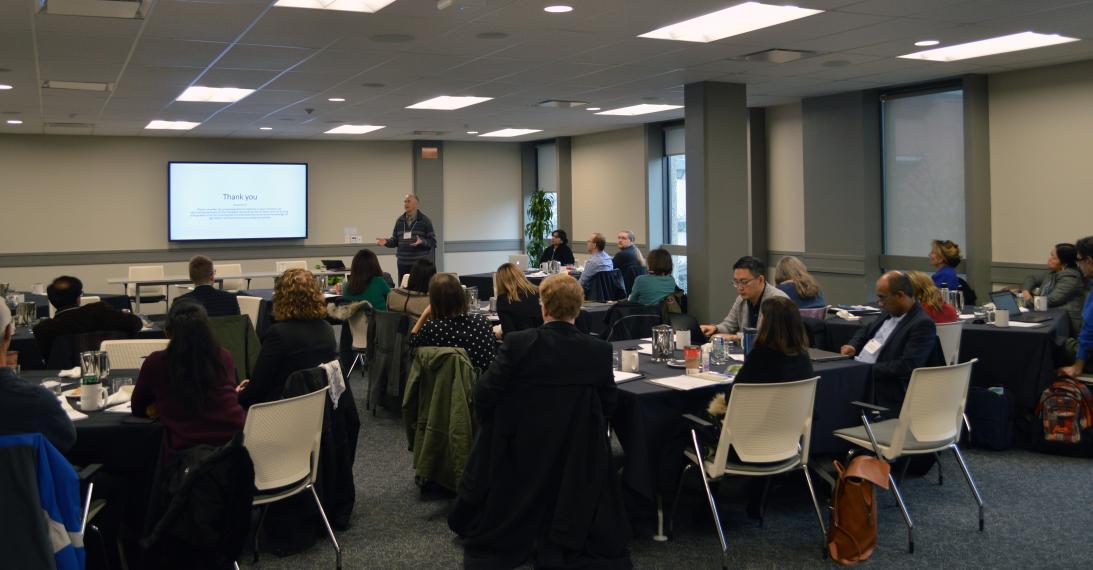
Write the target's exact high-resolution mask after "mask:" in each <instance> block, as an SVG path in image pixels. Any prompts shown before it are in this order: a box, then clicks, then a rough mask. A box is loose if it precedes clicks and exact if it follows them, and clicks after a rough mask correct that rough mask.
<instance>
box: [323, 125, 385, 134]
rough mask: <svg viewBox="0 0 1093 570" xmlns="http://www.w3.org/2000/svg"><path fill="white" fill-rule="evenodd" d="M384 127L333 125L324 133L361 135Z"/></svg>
mask: <svg viewBox="0 0 1093 570" xmlns="http://www.w3.org/2000/svg"><path fill="white" fill-rule="evenodd" d="M382 128H384V126H382V125H342V126H340V127H334V128H333V129H330V130H329V131H326V133H325V134H328V135H363V134H365V133H370V132H372V131H378V130H380V129H382Z"/></svg>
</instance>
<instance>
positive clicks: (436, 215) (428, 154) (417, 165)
mask: <svg viewBox="0 0 1093 570" xmlns="http://www.w3.org/2000/svg"><path fill="white" fill-rule="evenodd" d="M431 149H436V151H435V154H433V151H432V150H431ZM414 195H415V196H417V198H418V201H420V202H421V211H422V212H424V213H425V215H426V216H429V219H430V220H432V221H433V230H434V231H435V232H436V250H434V251H433V256H434V260H433V261H434V262H435V263H436V269H437V271H443V270H444V143H443V142H441V141H414Z"/></svg>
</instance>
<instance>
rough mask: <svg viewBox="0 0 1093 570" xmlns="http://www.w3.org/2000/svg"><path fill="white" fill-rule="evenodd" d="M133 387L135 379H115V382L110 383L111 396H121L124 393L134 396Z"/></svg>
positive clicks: (123, 377)
mask: <svg viewBox="0 0 1093 570" xmlns="http://www.w3.org/2000/svg"><path fill="white" fill-rule="evenodd" d="M133 386H134V384H133V379H132V378H129V377H127V376H122V377H120V378H114V379H113V380H111V381H110V393H111V394H120V393H122V392H129V393H130V394H132V393H133Z"/></svg>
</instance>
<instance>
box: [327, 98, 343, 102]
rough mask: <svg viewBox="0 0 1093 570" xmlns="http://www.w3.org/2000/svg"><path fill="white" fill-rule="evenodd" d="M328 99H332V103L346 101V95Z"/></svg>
mask: <svg viewBox="0 0 1093 570" xmlns="http://www.w3.org/2000/svg"><path fill="white" fill-rule="evenodd" d="M327 101H330V102H331V103H345V97H331V98H329V99H327Z"/></svg>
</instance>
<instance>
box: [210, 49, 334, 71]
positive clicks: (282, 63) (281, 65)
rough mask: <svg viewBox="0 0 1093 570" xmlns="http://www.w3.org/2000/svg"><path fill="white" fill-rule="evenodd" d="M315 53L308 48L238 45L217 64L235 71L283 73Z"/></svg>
mask: <svg viewBox="0 0 1093 570" xmlns="http://www.w3.org/2000/svg"><path fill="white" fill-rule="evenodd" d="M314 53H315V50H311V49H307V48H294V47H272V46H259V45H249V44H236V45H234V46H232V48H231V49H230V50H228V53H227V54H225V55H224V57H223V58H221V59H220V61H218V62H216V64H217V66H219V67H231V68H234V69H273V70H277V71H281V70H284V69H288V68H290V67H292V66H294V65H296V64H298V63H300V62H301V61H303V60H304V59H306V58H307V57H308V56H310V55H312V54H314Z"/></svg>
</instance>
